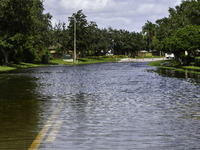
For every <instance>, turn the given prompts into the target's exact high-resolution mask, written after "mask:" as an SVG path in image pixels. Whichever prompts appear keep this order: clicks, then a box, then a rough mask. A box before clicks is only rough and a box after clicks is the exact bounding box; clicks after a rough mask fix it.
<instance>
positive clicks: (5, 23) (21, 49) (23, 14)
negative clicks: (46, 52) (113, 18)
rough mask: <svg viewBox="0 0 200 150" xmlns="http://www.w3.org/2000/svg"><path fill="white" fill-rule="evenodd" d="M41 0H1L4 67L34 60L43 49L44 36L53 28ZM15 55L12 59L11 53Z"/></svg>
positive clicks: (0, 24) (0, 12)
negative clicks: (44, 12) (11, 63)
mask: <svg viewBox="0 0 200 150" xmlns="http://www.w3.org/2000/svg"><path fill="white" fill-rule="evenodd" d="M43 10H44V8H43V1H40V0H17V1H16V0H1V2H0V40H1V41H0V51H1V53H2V54H3V56H4V59H5V64H7V63H8V60H9V58H10V59H12V61H16V62H18V61H33V60H34V59H35V58H36V54H37V53H36V50H38V49H41V50H42V49H43V47H44V45H45V44H46V43H43V41H44V38H43V39H42V38H41V37H45V36H44V35H43V33H44V32H45V31H47V28H48V27H49V26H50V21H49V20H50V18H51V16H50V14H46V15H44V14H43ZM10 53H12V57H9V54H10Z"/></svg>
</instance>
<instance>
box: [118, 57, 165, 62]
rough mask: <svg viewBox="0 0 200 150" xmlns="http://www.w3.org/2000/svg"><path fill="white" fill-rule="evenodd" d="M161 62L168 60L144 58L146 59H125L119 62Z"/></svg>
mask: <svg viewBox="0 0 200 150" xmlns="http://www.w3.org/2000/svg"><path fill="white" fill-rule="evenodd" d="M160 60H166V58H144V59H136V58H134V59H132V58H130V59H129V58H124V59H121V60H120V61H118V62H151V61H160Z"/></svg>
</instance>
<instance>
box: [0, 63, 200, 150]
mask: <svg viewBox="0 0 200 150" xmlns="http://www.w3.org/2000/svg"><path fill="white" fill-rule="evenodd" d="M199 89H200V76H195V75H192V74H187V73H180V72H174V71H169V70H165V69H158V68H154V67H149V66H147V65H146V63H105V64H92V65H80V66H46V67H39V68H31V69H24V70H23V69H22V70H17V71H13V72H9V73H3V74H0V149H2V150H5V149H8V150H10V149H19V150H22V149H24V150H25V149H28V148H30V149H37V148H38V149H39V150H40V149H41V150H42V149H44V150H102V149H103V150H132V149H134V150H135V149H136V150H137V149H142V150H143V149H144V150H161V149H176V150H184V149H185V150H188V149H200V129H199V128H200V94H199Z"/></svg>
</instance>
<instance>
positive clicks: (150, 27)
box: [142, 21, 156, 50]
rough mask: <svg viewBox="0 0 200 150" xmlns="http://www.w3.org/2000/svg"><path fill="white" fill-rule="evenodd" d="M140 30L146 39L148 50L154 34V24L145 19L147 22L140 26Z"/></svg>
mask: <svg viewBox="0 0 200 150" xmlns="http://www.w3.org/2000/svg"><path fill="white" fill-rule="evenodd" d="M142 32H143V34H144V37H145V39H146V41H147V49H148V50H150V47H151V43H152V40H153V36H155V35H156V25H155V24H153V23H152V22H150V21H147V23H145V25H144V26H143V27H142Z"/></svg>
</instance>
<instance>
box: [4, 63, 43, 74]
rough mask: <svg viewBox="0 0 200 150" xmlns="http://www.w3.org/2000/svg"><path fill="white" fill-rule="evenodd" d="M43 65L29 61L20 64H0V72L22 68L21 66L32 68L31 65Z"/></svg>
mask: <svg viewBox="0 0 200 150" xmlns="http://www.w3.org/2000/svg"><path fill="white" fill-rule="evenodd" d="M39 66H43V65H42V64H31V63H23V62H22V63H20V64H9V66H0V72H6V71H11V70H15V69H22V68H32V67H39Z"/></svg>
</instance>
